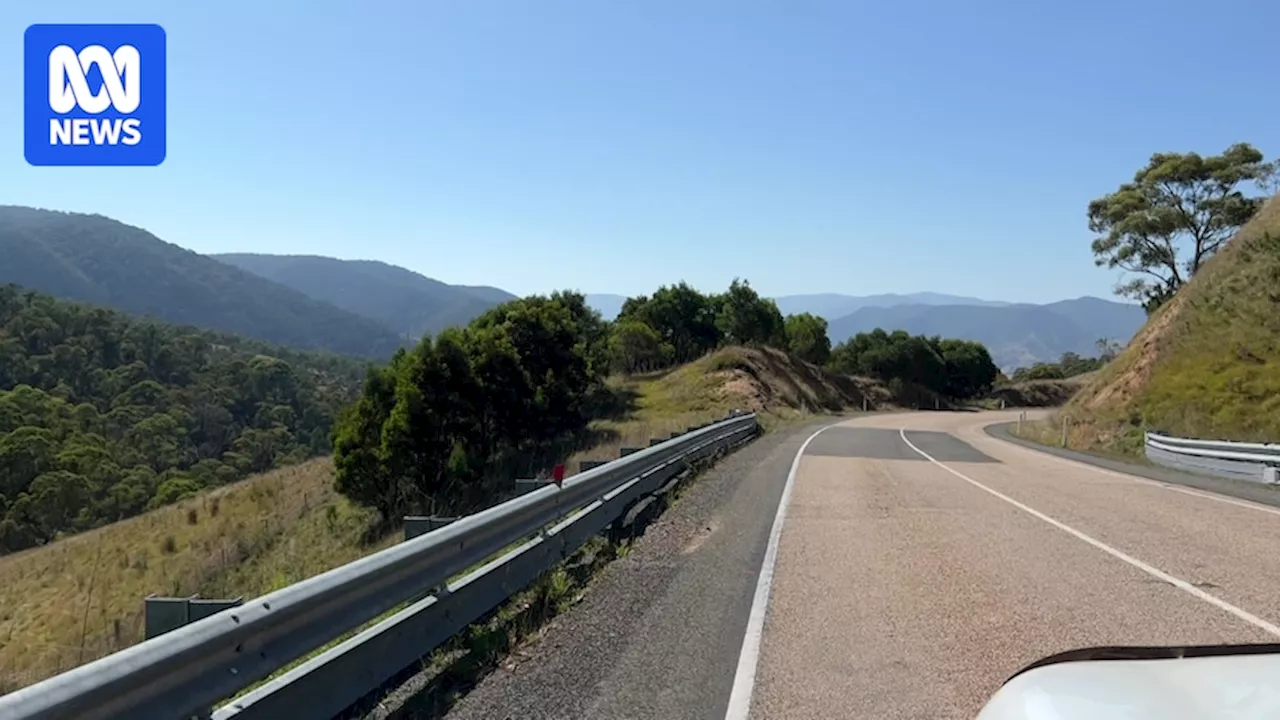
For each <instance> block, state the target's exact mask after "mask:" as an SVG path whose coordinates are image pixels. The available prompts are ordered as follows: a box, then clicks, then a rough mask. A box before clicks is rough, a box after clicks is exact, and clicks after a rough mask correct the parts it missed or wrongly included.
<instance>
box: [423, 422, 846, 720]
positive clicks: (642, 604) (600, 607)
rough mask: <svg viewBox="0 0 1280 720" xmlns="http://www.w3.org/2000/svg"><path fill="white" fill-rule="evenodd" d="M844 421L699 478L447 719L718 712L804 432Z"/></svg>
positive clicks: (765, 440) (766, 446) (739, 457)
mask: <svg viewBox="0 0 1280 720" xmlns="http://www.w3.org/2000/svg"><path fill="white" fill-rule="evenodd" d="M839 419H840V418H838V417H829V418H824V419H823V420H822V421H820V422H815V423H811V424H806V425H804V426H793V427H790V428H787V429H782V430H778V431H776V432H774V433H770V434H767V435H765V436H763V437H761V438H759V439H757V440H756V441H754V442H753V443H751V444H750V445H748V446H746V447H744V448H742V449H740V450H738V451H737V452H735V453H734V454H733V455H730V456H729V457H727V458H725V459H724V460H722V461H721V462H720V463H718V464H717V465H716V466H715V467H713V468H711V469H710V470H708V471H707V472H706V473H704V474H703V475H702V476H701V477H700V478H698V479H697V480H696V481H695V482H694V483H693V484H691V485H690V486H689V488H688V489H687V490H686V491H685V492H684V494H683V495H682V497H681V498H680V500H679V502H677V503H676V505H675V506H673V507H672V508H670V509H669V510H667V512H666V513H664V514H663V515H662V516H661V517H660V518H658V519H657V520H656V521H655V522H654V524H653V525H651V526H650V527H649V528H648V529H647V530H646V532H645V534H644V535H643V536H642V537H640V538H638V539H637V540H636V541H635V544H634V545H633V547H632V549H631V550H630V552H628V553H627V554H626V555H625V556H623V557H622V558H620V559H618V560H617V561H616V562H614V563H612V564H611V565H610V566H608V567H607V568H605V569H604V570H603V571H602V572H601V573H600V576H599V577H597V578H596V579H595V580H594V581H593V582H592V584H591V587H590V588H589V589H588V591H587V593H586V595H585V596H584V597H583V599H582V601H581V602H580V603H579V604H578V605H576V606H574V607H573V608H572V609H570V610H569V611H568V612H566V613H564V614H562V615H561V616H559V617H557V618H556V619H555V620H553V621H552V622H551V623H550V625H549V626H548V627H547V628H546V629H545V631H544V632H543V633H542V635H541V637H540V638H539V639H538V640H537V641H535V642H534V643H532V644H530V645H528V646H526V647H524V648H521V649H520V651H518V652H517V654H516V657H514V658H512V662H510V663H508V664H507V665H506V666H504V667H503V668H501V669H499V670H496V671H494V672H493V673H491V674H489V675H488V676H487V677H485V678H484V679H483V680H482V681H481V682H480V683H479V684H478V685H477V686H476V687H475V688H474V689H472V690H471V692H469V693H468V694H467V695H466V696H465V697H463V698H461V699H459V700H458V702H457V704H456V705H454V706H453V708H452V709H451V710H450V711H449V713H448V714H447V717H449V718H452V719H455V720H457V719H464V720H465V719H469V718H486V719H488V718H588V717H589V718H592V719H593V720H595V719H597V718H599V719H600V720H608V719H609V718H624V717H625V718H633V717H662V718H669V719H675V718H690V720H694V719H698V720H701V719H705V718H714V717H721V716H723V715H724V712H725V708H726V706H727V703H728V697H729V692H730V689H731V686H732V683H733V675H734V671H735V669H736V666H737V660H738V654H739V651H740V649H741V644H742V636H743V631H744V629H745V627H746V622H747V616H748V614H749V611H750V607H751V600H752V597H753V593H754V589H755V580H756V575H757V574H758V572H759V569H760V562H761V559H762V558H763V556H764V552H765V547H766V545H767V541H768V535H769V530H770V528H771V526H772V521H773V517H774V514H775V511H776V509H777V504H778V500H779V498H780V497H781V494H782V489H783V486H784V484H785V481H786V477H787V472H788V469H789V467H790V464H791V462H792V459H793V457H794V455H795V453H796V451H797V450H798V448H799V447H800V444H801V443H802V442H803V441H804V439H805V438H806V437H808V436H809V435H810V434H812V432H813V431H814V430H815V429H817V428H819V427H822V426H823V425H828V424H831V423H833V422H837V421H838V420H839Z"/></svg>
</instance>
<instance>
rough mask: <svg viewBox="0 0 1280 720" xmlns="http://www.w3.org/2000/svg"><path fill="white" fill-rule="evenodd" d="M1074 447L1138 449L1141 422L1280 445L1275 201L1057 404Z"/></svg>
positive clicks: (1279, 246)
mask: <svg viewBox="0 0 1280 720" xmlns="http://www.w3.org/2000/svg"><path fill="white" fill-rule="evenodd" d="M1063 412H1065V413H1067V414H1068V416H1069V417H1070V418H1071V419H1072V422H1073V425H1074V428H1075V429H1074V430H1073V432H1072V438H1071V442H1072V445H1073V446H1080V447H1095V448H1097V449H1102V450H1111V451H1120V452H1130V453H1135V454H1136V453H1138V452H1140V451H1141V445H1142V430H1143V428H1144V427H1146V428H1150V429H1157V430H1162V431H1164V432H1168V433H1172V434H1175V435H1181V436H1187V437H1198V438H1214V439H1229V440H1240V441H1271V442H1276V441H1280V202H1277V201H1276V200H1275V199H1272V200H1271V201H1270V202H1269V203H1267V205H1266V206H1265V207H1264V208H1263V209H1262V210H1261V211H1260V212H1259V213H1258V215H1257V216H1256V217H1254V219H1253V220H1251V221H1250V222H1249V223H1248V224H1247V225H1245V226H1244V227H1243V228H1242V229H1241V230H1240V232H1239V233H1237V234H1236V236H1235V237H1234V238H1233V239H1232V240H1231V241H1230V242H1229V243H1228V244H1227V245H1226V246H1225V247H1224V248H1223V249H1222V250H1221V251H1220V252H1219V253H1218V254H1217V255H1215V256H1214V257H1213V258H1211V259H1210V260H1209V261H1208V262H1207V263H1206V264H1205V265H1204V266H1203V267H1202V268H1201V269H1200V271H1199V272H1197V273H1196V275H1195V276H1194V277H1193V278H1192V279H1191V280H1190V281H1189V282H1188V283H1187V284H1186V285H1185V286H1183V287H1182V289H1181V290H1180V291H1179V292H1178V294H1177V295H1176V296H1175V297H1174V298H1173V299H1172V300H1170V301H1169V302H1168V303H1167V304H1165V305H1164V306H1163V307H1161V308H1160V309H1159V310H1158V311H1157V312H1156V313H1155V314H1154V315H1153V316H1152V318H1151V320H1150V321H1149V322H1148V323H1147V325H1146V326H1145V327H1144V328H1143V329H1142V331H1141V332H1139V333H1138V335H1137V336H1136V337H1135V338H1134V339H1133V341H1132V342H1130V343H1129V346H1128V347H1127V348H1126V349H1125V350H1124V352H1122V353H1121V354H1120V355H1119V357H1117V358H1116V360H1115V361H1113V362H1112V363H1110V364H1109V365H1107V366H1106V367H1104V368H1103V369H1102V370H1100V371H1098V374H1097V375H1096V377H1095V378H1094V379H1093V380H1092V381H1091V382H1090V383H1089V384H1088V385H1087V386H1086V387H1085V388H1084V389H1082V390H1081V391H1080V393H1079V394H1078V395H1076V397H1075V398H1074V399H1073V400H1072V401H1071V402H1070V403H1069V404H1068V405H1067V406H1066V408H1064V410H1063Z"/></svg>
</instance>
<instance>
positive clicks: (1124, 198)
mask: <svg viewBox="0 0 1280 720" xmlns="http://www.w3.org/2000/svg"><path fill="white" fill-rule="evenodd" d="M1277 167H1278V165H1277V163H1274V162H1273V163H1267V162H1264V160H1263V155H1262V153H1261V152H1259V151H1258V150H1257V149H1256V148H1254V147H1253V146H1252V145H1249V144H1247V143H1238V144H1236V145H1232V146H1231V147H1229V148H1227V149H1226V150H1225V151H1224V152H1223V153H1222V154H1221V155H1213V156H1210V157H1202V156H1201V155H1199V154H1197V153H1194V152H1189V153H1156V154H1155V155H1152V156H1151V159H1150V160H1149V161H1148V163H1147V164H1146V166H1144V167H1143V168H1142V169H1140V170H1138V172H1137V173H1136V174H1135V175H1134V178H1133V181H1132V182H1129V183H1125V184H1123V185H1121V186H1120V188H1119V189H1118V190H1116V191H1115V192H1113V193H1111V194H1108V195H1104V196H1103V197H1101V198H1098V199H1096V200H1094V201H1092V202H1090V203H1089V208H1088V217H1089V230H1090V231H1092V232H1094V233H1097V237H1096V238H1095V239H1094V241H1093V254H1094V260H1095V263H1096V264H1097V265H1098V266H1106V267H1108V268H1119V269H1121V270H1124V271H1126V272H1127V273H1130V274H1131V275H1132V276H1131V277H1129V279H1128V280H1127V281H1125V282H1123V283H1122V284H1120V285H1118V286H1117V287H1116V293H1117V294H1118V295H1121V296H1125V297H1131V298H1134V299H1136V300H1138V301H1140V302H1142V303H1143V305H1144V307H1146V308H1147V310H1148V312H1150V311H1153V310H1154V309H1155V308H1157V307H1159V306H1160V305H1161V304H1163V303H1164V302H1165V301H1167V300H1168V299H1169V298H1171V297H1173V295H1174V293H1176V292H1177V291H1178V288H1179V287H1181V286H1182V284H1183V283H1185V282H1186V281H1187V280H1188V279H1190V278H1191V276H1193V275H1195V273H1196V272H1197V271H1198V270H1199V269H1200V266H1201V265H1202V264H1203V263H1204V261H1205V260H1207V259H1208V258H1209V257H1211V256H1212V255H1213V254H1214V253H1216V252H1217V251H1218V250H1219V249H1220V248H1221V247H1222V245H1223V244H1224V243H1225V242H1226V241H1227V239H1228V238H1230V237H1231V235H1232V234H1234V233H1235V231H1236V230H1237V229H1239V228H1240V226H1242V225H1244V224H1245V223H1246V222H1248V221H1249V219H1250V218H1252V217H1253V215H1254V214H1255V213H1256V212H1257V211H1258V209H1259V208H1260V207H1262V204H1263V202H1265V200H1266V198H1265V197H1264V196H1262V195H1260V194H1248V193H1247V192H1246V190H1247V189H1248V188H1249V187H1254V188H1260V187H1265V186H1266V184H1267V183H1269V182H1270V181H1271V180H1273V179H1274V178H1275V176H1276V174H1277V173H1276V171H1277Z"/></svg>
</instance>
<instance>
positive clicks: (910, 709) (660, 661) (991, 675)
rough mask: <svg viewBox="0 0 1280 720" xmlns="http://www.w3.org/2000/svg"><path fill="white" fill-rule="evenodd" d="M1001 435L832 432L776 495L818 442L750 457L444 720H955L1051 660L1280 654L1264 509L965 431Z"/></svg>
mask: <svg viewBox="0 0 1280 720" xmlns="http://www.w3.org/2000/svg"><path fill="white" fill-rule="evenodd" d="M1016 416H1017V413H1016V412H1015V411H1006V412H1003V413H910V414H899V415H871V416H864V417H859V418H856V419H852V420H847V421H845V422H843V423H840V424H839V425H837V426H834V427H831V428H829V429H826V430H824V431H823V432H822V433H821V434H819V435H817V436H816V437H813V439H812V440H811V441H809V444H808V445H807V448H806V450H805V452H804V454H803V456H802V457H801V458H800V460H799V462H798V463H796V464H795V473H794V478H793V482H790V483H788V474H789V471H790V470H791V468H792V465H793V460H794V458H795V456H796V454H797V451H798V450H799V449H800V447H801V446H802V444H803V443H805V441H806V440H807V439H808V438H809V437H810V436H811V435H812V434H813V432H814V431H815V430H817V429H818V428H819V427H821V426H813V427H809V428H803V429H800V430H796V431H792V432H788V433H779V434H775V435H770V436H766V437H764V438H762V439H761V440H758V441H757V442H756V443H753V444H752V445H750V446H748V447H746V448H744V449H743V450H741V451H739V452H738V453H736V454H735V455H733V456H731V457H730V458H728V459H727V460H726V461H725V462H723V463H722V464H721V465H720V466H719V467H717V468H716V469H715V470H713V471H711V473H710V474H709V475H708V476H706V477H704V478H703V479H702V480H700V481H699V482H698V483H696V484H694V485H693V486H692V487H691V488H690V489H689V490H688V491H687V494H686V495H685V496H684V498H682V500H681V502H680V503H679V504H677V505H676V506H675V507H673V508H672V509H670V510H669V511H668V512H667V513H666V514H665V515H664V517H663V518H661V519H660V520H659V521H658V522H657V523H656V524H655V525H654V526H652V527H651V528H650V529H649V531H648V532H647V533H646V535H645V536H644V537H643V538H642V539H641V540H639V541H638V542H637V544H636V546H635V549H634V550H633V551H632V552H631V553H630V554H629V555H627V556H626V557H624V558H622V559H620V560H619V561H618V562H616V563H614V564H613V565H612V566H610V567H609V568H608V569H607V570H606V571H605V572H604V575H603V577H601V578H600V579H599V581H597V582H596V583H595V584H594V585H593V586H592V588H591V590H590V591H589V592H588V594H587V596H586V598H585V599H584V600H583V601H582V603H581V604H579V605H578V606H576V607H574V608H573V609H572V610H570V611H569V612H568V613H566V614H565V615H563V616H561V617H560V618H558V619H557V620H556V621H554V622H553V624H552V626H551V627H550V628H549V629H548V630H547V632H546V633H545V634H544V636H543V637H542V638H541V640H540V641H538V642H537V643H535V644H534V645H532V646H531V647H529V648H527V649H525V650H524V651H523V652H522V653H521V655H520V657H518V658H517V659H516V661H515V662H513V663H512V664H510V665H509V666H508V667H506V668H504V669H502V670H499V671H497V672H495V673H493V674H491V675H489V676H488V677H487V678H485V679H484V680H483V681H482V682H481V683H480V684H479V686H478V687H476V688H475V689H474V690H473V691H472V692H471V693H469V694H468V695H467V696H466V697H464V698H463V699H462V700H461V701H459V702H458V704H457V705H455V707H454V708H453V710H452V711H451V712H450V713H449V715H448V717H450V718H485V719H501V718H591V719H593V720H594V719H596V718H600V719H602V720H608V719H611V718H662V719H663V720H674V719H677V718H690V719H694V718H697V719H707V718H710V719H714V720H720V718H726V717H728V718H730V719H731V720H744V719H745V718H747V717H750V718H752V720H759V719H763V718H770V719H772V718H785V719H786V720H792V719H802V718H822V719H823V720H830V719H831V718H972V717H974V716H975V715H976V713H977V711H978V709H979V708H980V707H981V705H982V703H983V702H984V701H985V700H986V699H987V698H988V697H989V696H990V695H991V693H993V692H994V691H995V689H996V688H997V687H998V686H999V685H1000V683H1001V682H1003V681H1004V679H1005V678H1007V677H1008V676H1010V675H1011V674H1013V673H1014V672H1016V671H1017V670H1018V669H1019V668H1021V667H1023V666H1024V665H1026V664H1027V663H1029V662H1031V661H1033V660H1036V659H1039V658H1041V657H1043V656H1045V655H1049V654H1053V653H1056V652H1060V651H1063V650H1068V649H1072V648H1077V647H1083V646H1090V645H1116V644H1187V643H1195V644H1198V643H1223V642H1270V641H1276V640H1277V639H1278V638H1280V627H1277V626H1276V625H1277V624H1280V593H1277V592H1276V589H1277V587H1278V586H1280V552H1278V550H1280V510H1277V509H1276V508H1274V507H1269V506H1266V505H1260V504H1255V503H1252V502H1248V501H1245V500H1241V499H1237V498H1231V497H1227V496H1224V495H1216V494H1212V493H1207V492H1203V491H1201V490H1198V489H1192V488H1187V487H1183V486H1170V485H1166V484H1164V483H1161V482H1157V481H1153V480H1151V479H1148V478H1141V477H1137V476H1133V475H1128V474H1124V473H1120V472H1116V470H1115V469H1114V466H1112V467H1111V468H1110V469H1109V468H1101V467H1094V466H1090V465H1087V464H1084V463H1081V462H1078V461H1076V460H1072V459H1068V458H1063V457H1059V456H1055V455H1049V454H1045V453H1042V452H1038V451H1035V450H1031V449H1028V448H1025V447H1022V446H1019V445H1015V444H1012V443H1009V442H1007V441H1004V440H1000V439H998V438H997V437H993V436H992V435H990V434H988V433H986V432H984V430H983V427H984V426H986V425H989V424H991V423H994V422H1002V421H1008V420H1012V419H1014V418H1016ZM788 487H789V489H786V488H788ZM784 489H786V490H785V492H784ZM784 497H785V498H786V507H785V513H784V514H783V516H782V517H783V521H782V524H781V526H780V531H779V532H778V533H776V540H775V541H774V542H772V543H771V542H770V534H771V528H773V527H774V521H775V515H776V514H777V511H778V508H779V502H780V499H782V498H784ZM771 547H772V551H770V548H771ZM762 567H763V568H764V571H763V572H762ZM762 577H763V578H765V579H766V580H771V583H766V585H765V587H764V590H767V591H768V592H767V593H763V592H762V587H761V578H762ZM757 597H760V598H761V600H759V601H758V600H757ZM765 599H767V601H764V600H765ZM744 638H746V639H747V642H745V643H744ZM748 708H749V710H748Z"/></svg>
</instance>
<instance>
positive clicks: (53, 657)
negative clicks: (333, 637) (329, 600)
mask: <svg viewBox="0 0 1280 720" xmlns="http://www.w3.org/2000/svg"><path fill="white" fill-rule="evenodd" d="M611 382H612V384H613V385H614V387H615V389H617V390H618V391H619V392H622V393H629V394H631V395H632V396H633V397H634V409H633V411H632V412H631V413H629V414H628V415H627V416H626V417H625V418H623V419H619V420H610V421H601V422H598V423H596V424H595V425H596V426H597V428H598V429H601V430H604V431H606V433H607V434H608V435H609V437H610V439H609V440H607V441H606V442H604V443H602V444H600V445H597V446H596V447H593V448H591V449H589V450H587V451H585V452H581V453H578V454H577V455H575V456H574V457H573V458H571V459H570V460H571V461H578V460H584V459H591V460H612V459H615V458H617V457H618V454H619V450H620V448H622V447H624V446H634V447H646V446H648V444H649V439H650V438H651V437H666V436H668V435H670V433H672V432H683V431H684V430H685V429H686V428H687V427H688V426H690V425H696V424H702V423H705V422H707V421H709V420H714V419H719V418H721V417H724V415H725V414H726V413H727V412H728V411H729V410H731V409H735V408H738V409H745V410H754V411H757V412H758V413H760V415H761V420H762V423H763V424H764V425H766V427H776V426H778V425H782V424H788V423H791V422H796V421H801V420H804V419H805V418H808V417H812V416H813V415H814V414H817V413H823V412H830V411H838V410H840V409H843V408H845V407H861V403H862V399H863V397H866V398H867V399H868V403H869V404H870V405H871V406H875V407H880V406H884V405H886V404H887V403H889V402H890V400H891V399H892V398H891V397H890V394H889V392H888V391H887V390H886V389H885V388H883V387H882V386H880V385H877V384H875V383H873V382H872V381H869V380H865V379H856V378H845V377H839V376H834V375H831V374H830V373H827V372H825V371H823V370H821V369H819V368H816V367H814V366H812V365H807V364H805V363H802V362H799V361H796V360H794V359H793V358H790V357H789V356H787V355H786V354H784V353H779V352H776V351H768V350H747V349H742V348H728V349H725V350H721V351H718V352H716V353H713V354H711V355H708V356H707V357H705V358H703V359H702V360H699V361H697V362H695V363H691V364H689V365H686V366H683V367H679V368H675V369H673V370H671V371H668V372H664V373H656V374H652V375H647V376H642V377H634V378H625V379H624V378H615V379H613V380H611ZM576 467H577V464H576V462H570V468H576ZM374 519H375V517H374V514H373V513H372V512H371V511H369V510H366V509H362V508H359V507H356V506H354V505H352V504H351V503H349V502H348V501H347V500H346V499H345V498H343V497H341V496H340V495H338V494H337V493H336V492H334V490H333V463H332V461H331V460H329V459H328V458H323V459H315V460H311V461H308V462H305V463H302V464H300V465H296V466H293V467H289V468H284V469H281V470H276V471H273V472H270V473H266V474H263V475H260V476H256V477H253V478H249V479H247V480H245V481H243V482H240V483H236V484H235V485H231V486H228V487H225V488H220V489H218V490H214V491H211V492H208V493H205V494H203V495H200V496H198V497H195V498H192V499H189V500H186V501H183V502H181V503H178V504H176V505H172V506H169V507H165V508H161V509H159V510H156V511H154V512H150V513H147V514H145V515H141V516H139V517H135V518H132V519H129V520H125V521H123V522H119V523H116V524H113V525H110V526H108V527H104V528H100V529H98V530H95V531H92V532H88V533H84V534H81V535H77V536H73V537H69V538H66V539H63V540H60V541H58V542H55V543H53V544H51V545H48V546H45V547H40V548H35V549H32V550H28V551H25V552H22V553H16V554H13V555H8V556H5V557H0V693H2V692H7V691H10V690H13V689H16V688H18V687H22V686H25V685H28V684H31V683H33V682H36V681H39V680H41V679H43V678H45V677H48V676H50V675H53V674H56V673H58V672H61V671H63V670H66V669H69V668H71V667H74V666H76V665H79V664H82V663H84V662H89V661H91V660H94V659H96V658H98V657H102V656H104V655H107V654H109V653H111V652H114V651H116V650H119V649H122V648H124V647H127V646H129V645H132V644H134V643H137V642H140V641H141V640H142V639H143V598H145V597H146V596H147V595H150V594H157V595H168V596H177V597H183V596H191V595H197V594H198V595H200V596H202V597H207V598H217V597H236V596H243V597H245V598H252V597H256V596H259V595H262V594H264V593H267V592H270V591H272V590H275V589H278V588H281V587H284V586H286V585H289V584H291V583H294V582H297V581H299V580H302V579H304V578H307V577H311V576H313V575H316V574H319V573H321V572H324V571H326V570H329V569H332V568H335V567H338V566H340V565H343V564H345V563H347V562H350V561H352V560H355V559H357V558H359V557H362V556H364V555H367V554H369V553H370V552H373V551H375V550H378V549H381V548H384V547H388V546H390V545H391V544H393V543H395V542H396V541H397V540H398V539H399V535H398V533H392V534H390V535H386V536H383V537H381V538H375V539H372V540H371V539H370V538H369V534H370V528H371V527H373V525H374V522H373V521H374Z"/></svg>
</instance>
